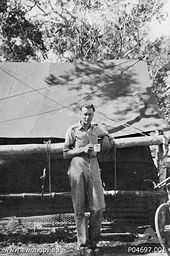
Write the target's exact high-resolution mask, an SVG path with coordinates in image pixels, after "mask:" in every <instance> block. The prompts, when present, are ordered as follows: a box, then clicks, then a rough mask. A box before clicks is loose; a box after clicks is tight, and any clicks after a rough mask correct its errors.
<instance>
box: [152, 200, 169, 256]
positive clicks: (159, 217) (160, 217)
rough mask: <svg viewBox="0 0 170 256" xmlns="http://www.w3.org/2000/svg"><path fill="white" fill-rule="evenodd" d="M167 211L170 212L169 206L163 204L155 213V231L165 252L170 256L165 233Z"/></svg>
mask: <svg viewBox="0 0 170 256" xmlns="http://www.w3.org/2000/svg"><path fill="white" fill-rule="evenodd" d="M167 210H168V211H169V205H168V204H167V203H162V204H161V205H160V206H159V207H158V208H157V210H156V213H155V230H156V234H157V236H158V239H159V242H160V244H161V246H162V248H163V250H164V251H165V252H166V253H167V255H168V256H170V252H169V251H168V241H167V237H166V233H165V225H166V211H167Z"/></svg>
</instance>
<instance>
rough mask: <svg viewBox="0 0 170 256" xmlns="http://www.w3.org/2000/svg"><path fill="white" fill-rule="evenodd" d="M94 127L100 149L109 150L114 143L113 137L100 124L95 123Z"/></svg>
mask: <svg viewBox="0 0 170 256" xmlns="http://www.w3.org/2000/svg"><path fill="white" fill-rule="evenodd" d="M96 129H97V130H96V131H97V134H98V137H99V138H100V139H101V146H102V151H104V152H108V151H110V150H111V149H112V148H113V147H114V145H115V143H114V139H113V138H112V137H111V136H110V135H109V133H108V132H107V131H106V130H105V129H104V128H103V127H102V126H99V125H97V127H96Z"/></svg>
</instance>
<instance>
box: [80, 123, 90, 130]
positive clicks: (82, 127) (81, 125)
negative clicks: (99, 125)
mask: <svg viewBox="0 0 170 256" xmlns="http://www.w3.org/2000/svg"><path fill="white" fill-rule="evenodd" d="M91 127H92V124H91V125H90V127H89V128H91ZM78 129H79V130H81V129H84V126H83V124H82V123H81V122H79V123H78Z"/></svg>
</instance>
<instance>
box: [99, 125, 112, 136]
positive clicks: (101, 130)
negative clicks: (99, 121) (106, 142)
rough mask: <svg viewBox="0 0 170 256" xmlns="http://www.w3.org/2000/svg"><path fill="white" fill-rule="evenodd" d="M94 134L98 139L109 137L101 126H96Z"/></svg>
mask: <svg viewBox="0 0 170 256" xmlns="http://www.w3.org/2000/svg"><path fill="white" fill-rule="evenodd" d="M96 133H97V136H98V137H100V138H102V137H104V136H109V133H108V131H106V130H105V129H104V128H103V127H102V126H99V125H97V126H96Z"/></svg>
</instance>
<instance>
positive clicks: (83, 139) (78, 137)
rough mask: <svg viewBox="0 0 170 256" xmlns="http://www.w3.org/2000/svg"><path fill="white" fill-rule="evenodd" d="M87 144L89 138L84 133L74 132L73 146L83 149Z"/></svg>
mask: <svg viewBox="0 0 170 256" xmlns="http://www.w3.org/2000/svg"><path fill="white" fill-rule="evenodd" d="M88 143H89V138H88V136H87V134H86V133H85V132H82V131H76V132H75V146H76V147H83V146H86V145H87V144H88Z"/></svg>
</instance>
